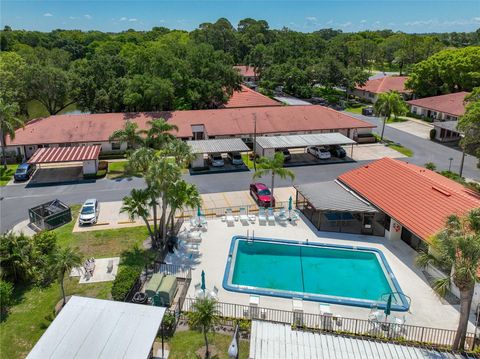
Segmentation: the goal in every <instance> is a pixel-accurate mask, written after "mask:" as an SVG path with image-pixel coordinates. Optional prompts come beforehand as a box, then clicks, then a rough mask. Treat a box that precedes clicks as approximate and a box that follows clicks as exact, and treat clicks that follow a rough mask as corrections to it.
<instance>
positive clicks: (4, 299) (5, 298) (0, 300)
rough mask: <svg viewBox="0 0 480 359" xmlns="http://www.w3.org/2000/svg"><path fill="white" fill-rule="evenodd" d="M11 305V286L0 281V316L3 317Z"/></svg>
mask: <svg viewBox="0 0 480 359" xmlns="http://www.w3.org/2000/svg"><path fill="white" fill-rule="evenodd" d="M12 303H13V285H12V283H10V282H5V281H4V280H1V279H0V307H1V308H0V314H1V316H2V317H3V316H4V315H5V314H7V312H8V308H10V306H11V305H12Z"/></svg>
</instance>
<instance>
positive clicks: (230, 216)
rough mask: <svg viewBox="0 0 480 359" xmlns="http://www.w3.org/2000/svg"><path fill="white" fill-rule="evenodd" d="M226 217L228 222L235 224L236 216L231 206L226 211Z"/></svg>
mask: <svg viewBox="0 0 480 359" xmlns="http://www.w3.org/2000/svg"><path fill="white" fill-rule="evenodd" d="M225 218H226V221H227V224H229V225H230V224H235V217H233V214H232V209H231V208H228V209H227V210H226V211H225Z"/></svg>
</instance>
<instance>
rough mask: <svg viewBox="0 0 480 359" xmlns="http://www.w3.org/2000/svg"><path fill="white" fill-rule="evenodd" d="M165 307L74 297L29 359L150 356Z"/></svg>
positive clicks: (144, 357)
mask: <svg viewBox="0 0 480 359" xmlns="http://www.w3.org/2000/svg"><path fill="white" fill-rule="evenodd" d="M164 314H165V308H162V307H154V306H151V305H142V304H133V303H124V302H116V301H111V300H101V299H94V298H85V297H77V296H73V297H72V298H70V300H69V301H68V302H67V304H66V305H65V307H64V308H63V309H62V311H61V312H60V313H59V314H58V316H57V317H56V318H55V320H54V321H53V322H52V323H51V324H50V326H49V327H48V329H47V331H46V332H45V333H43V335H42V337H41V338H40V340H39V341H38V342H37V344H35V346H34V347H33V349H32V351H31V352H30V354H28V356H27V358H28V359H53V358H59V359H60V358H89V359H96V358H123V359H147V358H148V356H149V354H150V350H151V349H152V346H153V342H154V340H155V337H156V336H157V333H158V331H159V329H160V326H161V323H162V320H163V315H164Z"/></svg>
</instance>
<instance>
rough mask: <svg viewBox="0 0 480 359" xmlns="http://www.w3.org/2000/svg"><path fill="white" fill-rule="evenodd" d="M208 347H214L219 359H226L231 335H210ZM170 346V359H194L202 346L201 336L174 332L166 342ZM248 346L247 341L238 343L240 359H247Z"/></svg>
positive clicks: (199, 334)
mask: <svg viewBox="0 0 480 359" xmlns="http://www.w3.org/2000/svg"><path fill="white" fill-rule="evenodd" d="M208 339H209V345H212V344H213V345H214V346H215V348H216V349H217V351H218V358H219V359H228V354H227V351H228V347H229V345H230V342H231V341H232V336H231V335H226V334H218V333H210V334H208ZM168 344H169V345H170V355H169V358H170V359H190V358H192V359H196V358H198V357H197V355H196V354H195V352H196V351H197V350H198V349H199V348H201V347H203V346H204V340H203V334H201V333H199V332H194V331H190V330H188V331H183V332H176V333H175V335H174V336H173V337H172V338H171V339H170V340H169V341H168ZM249 350H250V344H249V341H247V340H241V341H240V358H245V359H246V358H248V355H249Z"/></svg>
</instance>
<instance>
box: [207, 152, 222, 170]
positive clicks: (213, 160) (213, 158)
mask: <svg viewBox="0 0 480 359" xmlns="http://www.w3.org/2000/svg"><path fill="white" fill-rule="evenodd" d="M209 159H210V164H211V165H212V167H223V166H225V161H224V160H223V157H222V155H210V156H209Z"/></svg>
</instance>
